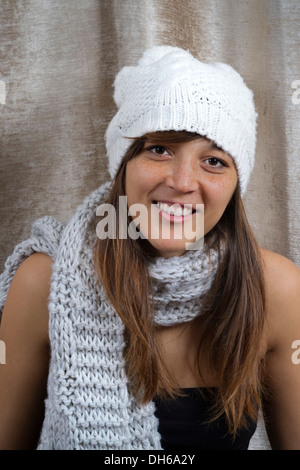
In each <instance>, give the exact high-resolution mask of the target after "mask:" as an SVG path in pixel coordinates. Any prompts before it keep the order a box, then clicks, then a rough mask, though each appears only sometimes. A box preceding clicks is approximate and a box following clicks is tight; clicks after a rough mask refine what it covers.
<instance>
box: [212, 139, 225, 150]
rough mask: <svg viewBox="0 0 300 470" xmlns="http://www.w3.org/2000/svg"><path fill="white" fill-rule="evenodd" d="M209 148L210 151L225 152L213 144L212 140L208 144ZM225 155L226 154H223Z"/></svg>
mask: <svg viewBox="0 0 300 470" xmlns="http://www.w3.org/2000/svg"><path fill="white" fill-rule="evenodd" d="M208 144H209V148H210V149H212V150H220V152H225V150H223V149H222V148H221V147H219V146H218V145H217V144H215V143H214V142H213V141H212V140H210V141H209V142H208ZM225 153H226V152H225Z"/></svg>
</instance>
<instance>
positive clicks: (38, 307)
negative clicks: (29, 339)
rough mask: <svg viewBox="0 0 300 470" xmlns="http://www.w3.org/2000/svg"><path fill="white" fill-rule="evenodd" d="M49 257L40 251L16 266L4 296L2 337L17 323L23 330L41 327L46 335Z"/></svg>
mask: <svg viewBox="0 0 300 470" xmlns="http://www.w3.org/2000/svg"><path fill="white" fill-rule="evenodd" d="M52 263H53V261H52V259H51V257H50V256H48V255H46V254H43V253H34V254H33V255H31V256H29V257H28V258H27V259H26V260H25V261H23V263H22V264H21V265H20V267H19V268H18V269H17V271H16V273H15V275H14V277H13V280H12V282H11V285H10V289H9V292H8V295H7V298H6V302H5V306H4V310H3V315H2V320H1V336H3V334H5V333H6V330H7V329H9V330H12V329H14V328H16V330H17V329H18V326H19V327H20V325H22V327H24V328H26V330H27V329H28V330H30V331H32V330H35V331H36V330H37V329H40V334H42V335H43V336H44V335H48V307H47V305H48V297H49V291H50V279H51V273H52Z"/></svg>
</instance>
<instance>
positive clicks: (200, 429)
mask: <svg viewBox="0 0 300 470" xmlns="http://www.w3.org/2000/svg"><path fill="white" fill-rule="evenodd" d="M214 390H216V389H208V388H201V392H202V393H201V394H200V393H199V389H196V388H184V389H183V392H184V393H185V396H179V397H176V398H175V399H162V398H157V397H156V398H155V399H154V402H155V405H156V412H155V414H156V417H157V418H158V420H159V427H158V431H159V432H160V434H161V445H162V448H163V449H164V450H168V449H169V450H172V449H175V448H177V449H178V448H179V447H193V448H194V449H197V450H246V449H247V448H248V445H249V441H250V439H251V437H252V435H253V434H254V431H255V429H256V422H253V421H252V420H250V419H248V425H247V427H245V428H242V429H239V431H238V433H237V435H236V438H235V439H234V440H233V438H232V436H231V435H230V434H229V433H228V427H227V424H226V420H225V417H223V416H222V417H220V418H218V419H216V420H214V421H212V422H211V423H207V421H209V420H210V419H211V416H212V415H211V406H212V404H213V401H212V400H213V395H212V394H211V393H209V392H211V391H214Z"/></svg>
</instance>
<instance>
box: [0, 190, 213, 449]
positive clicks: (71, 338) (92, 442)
mask: <svg viewBox="0 0 300 470" xmlns="http://www.w3.org/2000/svg"><path fill="white" fill-rule="evenodd" d="M107 190H108V184H106V185H103V186H101V187H100V188H99V189H98V190H96V191H95V192H93V193H92V194H91V195H90V196H89V197H87V199H86V200H85V202H84V203H83V205H82V206H80V207H79V208H78V210H77V212H76V214H75V216H74V217H73V218H72V219H71V221H70V222H69V223H68V224H67V226H66V227H63V226H62V225H61V224H59V223H58V222H57V221H56V220H54V219H53V218H51V217H44V218H42V219H39V220H38V221H36V222H35V223H34V225H33V229H32V234H31V237H30V238H29V239H28V240H26V241H25V242H23V243H21V244H20V245H18V246H17V247H16V248H15V251H14V253H13V254H12V256H11V257H10V258H9V259H8V260H7V263H6V266H5V271H4V273H3V274H2V275H1V277H0V291H1V298H0V308H1V309H2V308H3V305H4V301H5V298H6V294H7V291H8V289H9V285H10V282H11V279H12V277H13V275H14V273H15V271H16V269H17V267H18V266H19V265H20V263H21V262H22V261H23V260H24V259H25V258H26V257H27V256H29V255H30V254H31V253H33V252H35V251H40V252H44V253H48V254H49V255H50V256H52V257H53V259H54V264H53V274H52V280H51V290H50V298H49V337H50V343H51V360H50V369H49V378H48V396H47V399H46V411H45V420H44V424H43V428H42V432H41V436H40V442H39V445H38V449H161V444H160V435H159V433H158V430H157V427H158V421H157V418H156V417H155V414H154V411H155V405H154V403H153V402H151V403H149V404H147V405H145V406H142V405H140V404H139V403H138V402H137V400H136V399H135V398H134V396H133V395H132V394H131V392H130V384H129V382H128V378H127V376H126V373H125V364H124V358H123V348H124V325H123V323H122V321H121V319H120V317H119V316H118V315H117V313H116V312H115V311H114V309H113V308H112V306H111V304H110V303H109V301H108V299H107V296H106V294H105V292H104V289H103V287H102V286H101V284H100V283H99V280H98V278H97V276H96V274H95V271H94V264H93V254H94V247H95V241H96V224H97V220H96V216H95V214H96V208H97V206H98V205H99V202H100V201H101V199H102V198H103V196H104V195H105V194H106V192H107ZM216 266H217V256H216V254H214V253H213V254H212V256H210V258H209V259H208V257H207V256H206V255H204V250H199V251H188V252H187V253H186V254H185V255H183V256H180V257H173V258H169V259H157V260H156V261H155V262H153V263H152V264H151V265H150V266H149V270H150V275H151V278H152V282H153V289H154V302H155V318H154V321H155V322H156V323H157V324H160V325H173V324H176V323H181V322H186V321H189V320H191V319H193V318H195V316H196V315H198V314H199V312H200V309H201V296H202V295H203V294H205V292H206V291H207V290H208V289H209V287H210V285H211V282H212V280H213V278H214V275H215V270H216Z"/></svg>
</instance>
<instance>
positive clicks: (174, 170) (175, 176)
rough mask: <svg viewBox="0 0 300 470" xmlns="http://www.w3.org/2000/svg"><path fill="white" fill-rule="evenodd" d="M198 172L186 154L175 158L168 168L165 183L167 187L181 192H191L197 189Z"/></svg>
mask: <svg viewBox="0 0 300 470" xmlns="http://www.w3.org/2000/svg"><path fill="white" fill-rule="evenodd" d="M198 176H199V175H198V172H197V171H196V169H195V168H194V165H193V161H192V159H191V158H189V157H188V156H185V157H184V158H182V159H180V160H177V161H176V159H175V161H174V163H173V165H171V167H170V168H169V172H168V174H167V176H166V179H165V184H166V186H168V187H169V188H172V189H173V190H175V191H178V192H181V193H187V192H193V191H197V190H198V189H199V181H198Z"/></svg>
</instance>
